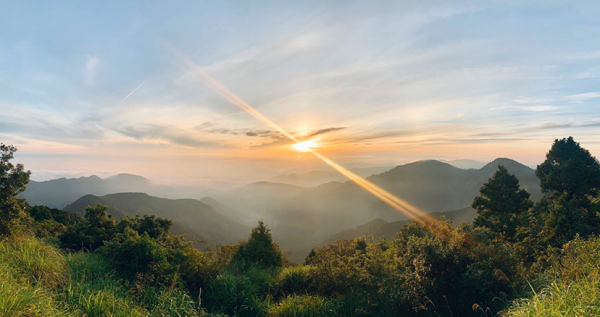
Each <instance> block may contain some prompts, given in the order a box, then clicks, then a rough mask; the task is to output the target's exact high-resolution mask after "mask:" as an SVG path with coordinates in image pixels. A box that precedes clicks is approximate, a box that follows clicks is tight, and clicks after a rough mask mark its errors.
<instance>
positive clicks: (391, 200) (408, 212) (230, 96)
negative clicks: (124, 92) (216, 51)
mask: <svg viewBox="0 0 600 317" xmlns="http://www.w3.org/2000/svg"><path fill="white" fill-rule="evenodd" d="M170 48H171V50H172V51H173V53H174V54H175V55H176V56H178V57H179V58H180V59H181V60H182V61H183V62H184V63H186V64H187V65H188V66H190V67H191V68H192V70H194V72H196V73H197V74H198V75H200V77H202V79H203V80H204V81H205V82H206V83H207V84H208V86H209V87H210V88H212V89H214V90H215V91H216V92H218V93H219V94H221V95H222V96H223V97H225V98H226V99H227V100H229V101H230V102H231V103H233V104H234V105H236V106H237V107H239V108H240V109H242V110H244V111H246V112H248V113H249V114H251V115H252V116H254V117H255V118H256V119H258V120H260V121H262V122H263V123H265V124H266V125H268V126H269V127H271V128H273V129H274V130H277V131H279V132H281V133H282V134H283V135H285V136H286V137H288V138H289V139H290V140H292V141H293V142H294V143H295V147H296V145H299V144H303V143H304V142H309V141H303V142H300V141H299V140H298V139H297V138H296V137H294V136H293V135H292V134H290V133H289V132H287V131H285V130H284V129H283V128H282V127H280V126H279V125H278V124H276V123H275V122H273V121H271V120H270V119H269V118H267V117H265V116H264V115H263V114H262V113H260V112H258V111H257V110H256V109H254V108H253V107H252V106H250V105H249V104H248V103H246V102H245V101H244V100H243V99H241V98H240V97H238V96H237V95H236V94H234V93H233V92H232V91H230V90H229V89H228V88H227V87H225V85H223V84H222V83H220V82H219V81H217V80H216V79H214V78H212V77H211V76H210V75H208V74H207V73H206V72H204V70H203V69H202V68H201V67H200V66H198V65H196V64H195V63H194V62H192V61H191V60H190V59H189V58H187V57H186V56H185V55H183V54H182V53H181V52H179V51H177V50H176V49H174V48H173V47H170ZM313 144H314V142H313ZM312 147H313V146H310V143H304V144H303V145H301V146H300V148H301V149H306V152H311V153H313V154H314V155H315V156H316V157H318V158H319V159H321V160H322V161H323V162H325V163H327V164H328V165H330V166H331V167H333V168H334V169H335V170H337V171H338V172H340V173H341V174H342V175H344V176H346V177H347V178H348V179H350V180H351V181H353V182H354V183H356V184H357V185H359V186H360V187H362V188H363V189H365V190H366V191H368V192H369V193H371V194H373V195H374V196H375V197H377V198H379V199H381V200H382V201H383V202H385V203H386V204H388V205H389V206H391V207H392V208H394V209H395V210H397V211H398V212H400V213H402V214H403V215H405V216H406V217H408V218H410V219H413V220H415V221H417V222H418V223H420V224H423V225H425V226H428V227H431V226H429V224H432V223H435V222H436V221H437V220H435V219H434V218H432V217H431V216H429V215H427V214H426V213H425V212H423V211H422V210H420V209H418V208H417V207H415V206H412V205H410V204H409V203H407V202H405V201H403V200H402V199H400V198H398V197H396V196H394V195H393V194H391V193H389V192H388V191H386V190H384V189H383V188H381V187H379V186H377V185H375V184H373V183H371V182H370V181H368V180H366V179H364V178H362V177H360V176H358V175H356V174H354V173H352V172H351V171H349V170H347V169H346V168H344V167H342V166H341V165H339V164H337V163H335V162H333V161H332V160H330V159H328V158H326V157H325V156H323V155H322V154H320V153H317V152H316V151H315V150H314V149H313V148H312Z"/></svg>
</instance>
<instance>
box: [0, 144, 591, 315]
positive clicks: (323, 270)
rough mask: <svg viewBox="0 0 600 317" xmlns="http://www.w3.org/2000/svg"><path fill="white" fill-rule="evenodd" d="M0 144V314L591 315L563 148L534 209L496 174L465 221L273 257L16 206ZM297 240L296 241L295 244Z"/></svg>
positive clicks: (581, 166) (18, 171)
mask: <svg viewBox="0 0 600 317" xmlns="http://www.w3.org/2000/svg"><path fill="white" fill-rule="evenodd" d="M15 151H16V148H14V147H13V146H9V145H4V144H2V145H1V146H0V152H1V155H2V157H1V161H0V189H1V191H0V235H1V238H0V239H1V240H0V315H2V316H495V315H501V316H540V315H544V316H548V315H552V316H564V315H572V316H591V315H598V314H600V299H599V298H600V286H599V285H600V274H599V271H600V270H599V269H598V267H600V238H598V237H597V234H598V233H599V231H600V200H599V190H600V164H599V163H598V160H597V159H596V158H594V157H593V156H592V155H591V154H590V153H589V151H587V150H586V149H584V148H582V147H581V146H580V144H579V143H577V142H575V141H574V140H573V138H571V137H569V138H565V139H559V140H555V142H554V143H553V144H552V146H551V148H550V150H549V152H548V153H547V155H546V160H545V161H544V162H543V163H542V164H540V165H539V166H538V167H537V169H536V172H535V174H536V176H537V177H538V179H539V181H540V185H541V190H542V193H543V197H542V198H541V200H539V201H536V202H534V201H533V200H531V199H530V193H529V192H527V191H526V190H525V189H523V188H522V187H521V185H520V184H519V180H518V179H517V177H515V176H514V175H512V174H510V173H509V172H508V170H507V169H506V168H505V167H503V166H499V167H498V170H497V171H496V172H495V174H494V175H493V177H491V178H490V179H489V180H488V181H487V182H486V183H485V184H484V185H483V186H482V187H481V189H480V192H479V196H477V197H476V198H475V199H474V200H473V202H472V208H474V209H475V210H476V211H477V216H476V218H475V220H474V221H472V222H468V223H466V222H463V223H461V224H454V225H453V224H452V223H451V222H450V221H448V220H445V219H444V218H442V219H441V220H433V218H432V219H419V220H418V221H415V222H413V223H411V224H408V225H406V226H404V227H402V228H400V229H399V231H398V232H397V233H396V236H395V238H393V239H379V240H375V239H373V238H372V237H360V238H356V239H352V240H339V241H336V242H333V243H331V244H329V245H327V246H324V247H317V248H314V249H313V250H312V251H311V252H310V253H309V254H308V255H307V256H306V259H305V261H304V263H303V264H299V265H298V264H294V263H291V262H289V261H288V260H287V259H286V256H285V255H284V254H283V253H282V251H281V250H280V248H279V246H278V245H277V241H274V240H273V237H272V236H271V233H270V231H269V229H268V227H267V224H265V223H263V222H259V223H258V224H257V226H256V227H255V228H253V229H252V231H251V234H250V236H249V237H248V238H247V239H246V240H243V241H240V242H239V243H237V244H227V245H218V246H214V247H210V248H208V249H206V250H203V251H201V250H199V249H197V248H195V247H194V243H193V242H194V241H190V240H188V239H187V238H185V237H184V236H182V235H172V234H170V231H171V227H172V225H173V222H172V221H171V220H170V219H167V218H162V217H157V216H149V215H138V216H132V217H130V216H124V217H122V218H120V219H119V220H117V219H114V218H113V217H112V216H111V215H110V214H109V213H108V212H107V211H108V210H107V209H108V207H107V206H104V205H101V204H98V205H93V206H88V207H87V208H86V209H85V211H86V212H85V215H84V216H83V217H81V216H79V215H77V214H74V213H70V212H67V211H63V210H59V209H55V208H50V207H46V206H41V205H35V206H31V205H29V204H28V203H27V201H26V200H24V199H20V198H17V195H19V194H20V193H22V192H23V191H24V190H25V188H26V186H27V183H28V182H29V176H30V173H29V172H28V171H26V170H25V168H24V166H23V165H21V164H14V163H11V160H13V154H14V152H15ZM298 238H299V239H301V238H302V237H298Z"/></svg>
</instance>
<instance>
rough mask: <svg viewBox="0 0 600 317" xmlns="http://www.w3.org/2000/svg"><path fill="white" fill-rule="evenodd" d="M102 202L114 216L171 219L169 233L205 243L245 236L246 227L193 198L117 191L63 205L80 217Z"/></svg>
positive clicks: (233, 239) (221, 241) (244, 237)
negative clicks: (86, 210)
mask: <svg viewBox="0 0 600 317" xmlns="http://www.w3.org/2000/svg"><path fill="white" fill-rule="evenodd" d="M96 204H103V205H107V206H108V207H109V209H108V213H109V214H110V215H113V217H115V218H116V219H121V218H122V217H125V216H128V217H135V216H136V215H144V214H145V215H155V216H158V217H163V218H168V219H171V220H172V221H173V227H172V228H171V233H174V234H184V235H186V236H188V237H189V238H192V239H193V240H196V239H201V240H204V241H205V242H206V245H207V246H215V245H217V244H222V243H237V242H238V241H239V240H242V239H246V238H247V237H248V234H249V233H250V229H249V228H248V227H246V226H243V225H241V224H239V223H237V222H235V221H233V220H231V219H229V218H227V217H225V216H223V215H222V214H220V213H218V212H216V211H215V210H214V209H213V207H211V206H210V205H208V204H205V203H203V202H201V201H199V200H195V199H166V198H158V197H153V196H150V195H148V194H145V193H119V194H110V195H106V196H94V195H85V196H83V197H81V198H79V199H77V200H76V201H75V202H73V203H72V204H70V205H68V206H66V207H65V208H64V210H65V211H69V212H73V213H75V214H78V215H81V216H83V215H84V214H85V207H86V206H93V205H96Z"/></svg>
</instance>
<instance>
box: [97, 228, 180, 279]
mask: <svg viewBox="0 0 600 317" xmlns="http://www.w3.org/2000/svg"><path fill="white" fill-rule="evenodd" d="M100 252H101V253H102V254H103V255H104V256H105V257H106V258H107V259H108V260H109V261H110V263H111V265H112V266H113V267H114V268H115V269H116V270H117V271H118V272H121V273H123V276H124V277H126V278H129V279H138V282H140V283H141V284H142V286H143V287H147V286H149V285H162V286H167V287H169V286H171V285H173V284H174V283H175V282H176V279H177V275H176V272H177V269H178V267H177V265H175V264H171V263H169V261H167V251H166V250H165V248H164V247H163V246H162V245H160V244H159V243H158V242H157V241H156V240H155V239H152V238H150V236H149V235H148V233H147V232H144V234H142V235H139V234H138V233H137V232H136V231H134V230H132V229H129V228H127V229H126V230H125V233H123V234H119V235H118V236H117V237H116V238H115V239H112V240H110V241H108V242H106V244H105V245H104V247H103V248H102V249H101V250H100ZM147 284H148V285H147Z"/></svg>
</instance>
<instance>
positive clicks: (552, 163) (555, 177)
mask: <svg viewBox="0 0 600 317" xmlns="http://www.w3.org/2000/svg"><path fill="white" fill-rule="evenodd" d="M535 174H536V176H537V177H538V178H539V179H540V185H541V187H542V191H543V192H544V193H554V194H558V195H561V194H563V193H566V194H567V196H568V198H569V199H571V198H580V197H583V196H586V195H595V194H597V193H598V190H599V189H600V164H598V160H597V159H596V158H595V157H593V156H592V155H591V154H590V152H589V151H588V150H586V149H584V148H582V147H581V146H580V145H579V143H577V142H575V140H573V137H568V138H564V139H560V140H559V139H556V140H555V141H554V144H552V148H551V149H550V151H549V152H548V154H546V160H545V161H544V162H543V163H542V164H540V165H538V167H537V169H536V171H535Z"/></svg>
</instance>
